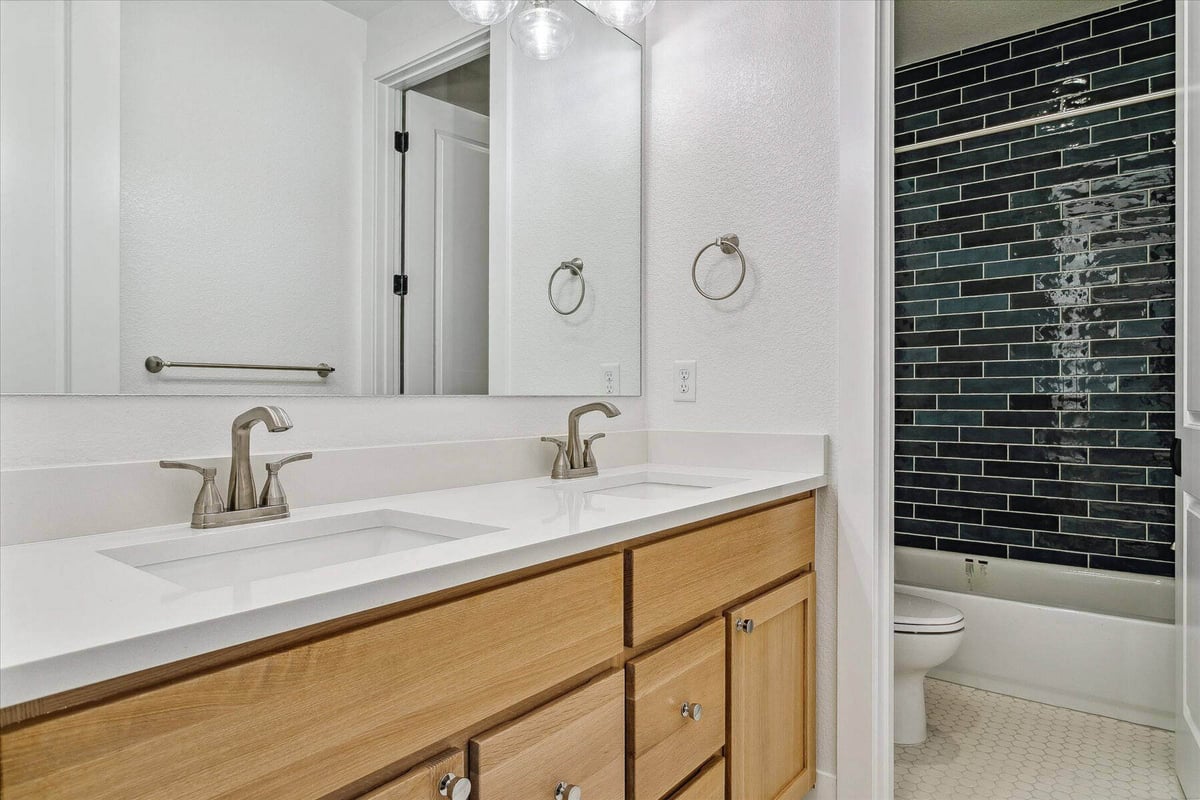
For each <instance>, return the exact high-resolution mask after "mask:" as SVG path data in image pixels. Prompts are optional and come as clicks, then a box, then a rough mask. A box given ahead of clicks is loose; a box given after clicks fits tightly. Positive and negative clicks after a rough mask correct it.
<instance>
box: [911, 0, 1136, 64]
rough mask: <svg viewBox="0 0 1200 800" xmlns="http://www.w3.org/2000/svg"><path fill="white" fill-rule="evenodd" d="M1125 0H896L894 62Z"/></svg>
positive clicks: (970, 44)
mask: <svg viewBox="0 0 1200 800" xmlns="http://www.w3.org/2000/svg"><path fill="white" fill-rule="evenodd" d="M1126 1H1127V0H896V6H895V8H896V66H904V65H905V64H912V63H914V62H916V61H924V60H925V59H927V58H932V57H934V56H940V55H944V54H946V53H953V52H956V51H958V50H963V49H965V48H967V47H974V46H975V45H977V44H983V43H984V42H990V41H993V40H995V39H1003V38H1004V37H1006V36H1013V35H1015V34H1018V33H1025V32H1026V31H1033V30H1036V29H1038V28H1044V27H1046V26H1047V25H1053V24H1055V23H1056V22H1065V21H1066V20H1069V19H1073V18H1075V17H1082V16H1085V15H1087V14H1093V13H1095V12H1097V11H1103V10H1104V9H1106V8H1112V7H1113V6H1118V5H1120V4H1121V3H1122V2H1126Z"/></svg>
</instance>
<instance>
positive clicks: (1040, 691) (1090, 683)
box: [896, 584, 1175, 730]
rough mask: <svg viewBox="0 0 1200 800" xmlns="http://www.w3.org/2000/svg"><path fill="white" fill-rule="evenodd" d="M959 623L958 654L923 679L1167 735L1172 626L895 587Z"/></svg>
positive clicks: (1171, 704)
mask: <svg viewBox="0 0 1200 800" xmlns="http://www.w3.org/2000/svg"><path fill="white" fill-rule="evenodd" d="M896 589H897V590H898V591H903V592H906V593H908V594H914V595H918V596H921V597H929V598H932V599H935V600H939V601H941V602H943V603H949V604H950V605H952V606H955V607H956V608H958V609H960V610H961V611H962V612H963V614H964V616H965V617H966V623H967V628H966V636H965V637H964V639H963V644H962V646H961V647H960V648H959V651H958V652H957V653H956V654H955V655H954V657H953V658H951V659H950V660H949V661H947V662H946V663H945V664H944V665H942V666H941V667H939V668H937V669H935V670H932V671H931V672H930V677H933V678H939V679H941V680H946V681H950V682H952V683H958V684H962V685H964V686H971V687H975V688H978V689H983V690H986V691H992V692H999V693H1002V694H1007V695H1011V696H1013V697H1020V698H1023V699H1026V700H1033V701H1035V702H1039V703H1047V704H1049V705H1055V706H1062V707H1064V708H1071V709H1075V710H1077V711H1084V712H1087V713H1089V714H1100V715H1102V716H1106V717H1113V718H1115V719H1121V720H1125V721H1127V722H1133V723H1136V724H1138V725H1148V726H1151V727H1155V728H1164V729H1168V730H1170V729H1173V728H1174V727H1175V716H1174V682H1175V681H1174V679H1175V675H1174V663H1175V659H1174V653H1175V638H1174V626H1172V625H1171V624H1169V623H1165V622H1154V621H1150V620H1144V619H1132V618H1127V617H1118V616H1113V615H1108V614H1097V613H1094V612H1088V611H1075V610H1071V609H1063V608H1055V607H1052V606H1043V605H1035V604H1033V603H1023V602H1020V601H1015V600H1002V599H998V598H994V597H985V596H981V595H976V594H966V593H962V592H951V591H945V590H942V589H928V588H925V587H921V586H912V585H907V584H896Z"/></svg>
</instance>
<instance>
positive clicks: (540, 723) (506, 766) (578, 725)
mask: <svg viewBox="0 0 1200 800" xmlns="http://www.w3.org/2000/svg"><path fill="white" fill-rule="evenodd" d="M624 756H625V674H624V673H623V672H613V673H611V674H609V675H608V676H607V677H604V678H599V679H597V680H595V681H592V682H591V683H589V684H588V685H586V686H584V687H583V688H581V689H577V690H575V691H573V692H571V693H570V694H568V695H565V696H563V697H560V698H559V699H557V700H554V701H552V702H550V703H547V704H546V705H544V706H542V707H541V708H538V709H537V710H535V711H531V712H530V713H528V714H526V715H525V716H523V717H520V718H518V719H515V720H513V721H512V722H510V723H508V724H507V725H502V726H501V727H499V728H496V729H493V730H491V731H488V732H487V733H484V734H481V735H479V736H476V737H475V738H474V739H472V740H471V782H472V783H474V784H475V789H474V791H475V794H474V797H475V798H477V800H554V798H555V795H556V794H561V796H562V797H563V798H570V799H571V800H575V799H576V798H579V797H585V798H587V800H624V797H625V757H624ZM560 784H561V785H562V790H561V792H556V789H557V787H559V785H560ZM575 787H578V789H576V788H575Z"/></svg>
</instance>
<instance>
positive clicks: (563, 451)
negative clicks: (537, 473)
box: [542, 402, 621, 479]
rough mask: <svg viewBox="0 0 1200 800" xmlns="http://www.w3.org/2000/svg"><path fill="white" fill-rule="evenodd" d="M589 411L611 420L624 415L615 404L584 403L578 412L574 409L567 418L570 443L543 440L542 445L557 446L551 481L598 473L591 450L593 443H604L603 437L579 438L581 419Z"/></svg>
mask: <svg viewBox="0 0 1200 800" xmlns="http://www.w3.org/2000/svg"><path fill="white" fill-rule="evenodd" d="M589 411H601V412H603V413H604V415H605V416H606V417H609V418H612V417H616V416H620V414H621V412H620V411H619V410H618V409H617V407H616V406H614V405H613V404H612V403H604V402H596V403H585V404H584V405H581V406H579V407H578V408H573V409H571V411H570V413H569V414H567V440H566V441H565V442H564V441H563V440H562V439H557V438H555V437H553V436H543V437H542V441H543V442H549V443H551V444H555V445H558V455H557V456H555V458H554V467H553V468H552V469H551V471H550V477H551V478H555V479H559V478H586V477H587V476H589V475H595V474H596V473H597V469H596V455H595V453H594V452H593V450H592V443H593V442H595V441H596V440H597V439H603V438H604V434H603V433H593V434H592V435H591V436H589V437H587V438H586V439H583V440H581V439H580V438H579V418H580V417H582V416H583V415H584V414H586V413H588V412H589Z"/></svg>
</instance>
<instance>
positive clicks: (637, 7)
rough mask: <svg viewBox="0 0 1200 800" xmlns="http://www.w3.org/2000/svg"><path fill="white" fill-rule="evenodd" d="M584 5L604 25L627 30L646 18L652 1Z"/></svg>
mask: <svg viewBox="0 0 1200 800" xmlns="http://www.w3.org/2000/svg"><path fill="white" fill-rule="evenodd" d="M584 5H585V6H587V7H588V8H589V9H591V11H592V13H593V14H595V15H596V17H597V19H599V20H600V21H601V22H603V23H604V24H605V25H610V26H612V27H614V28H627V27H629V26H630V25H637V24H638V23H639V22H641V21H642V20H644V19H645V18H646V15H647V14H649V13H650V10H651V9H653V8H654V0H587V2H585V3H584Z"/></svg>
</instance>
